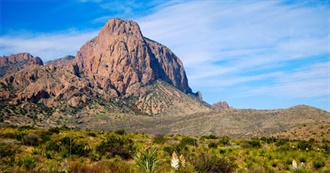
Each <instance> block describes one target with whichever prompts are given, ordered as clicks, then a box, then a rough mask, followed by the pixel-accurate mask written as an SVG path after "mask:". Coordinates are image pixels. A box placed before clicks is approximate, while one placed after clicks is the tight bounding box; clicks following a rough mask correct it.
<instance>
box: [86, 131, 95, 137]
mask: <svg viewBox="0 0 330 173" xmlns="http://www.w3.org/2000/svg"><path fill="white" fill-rule="evenodd" d="M87 135H88V136H91V137H96V136H97V135H96V134H95V133H94V132H88V133H87Z"/></svg>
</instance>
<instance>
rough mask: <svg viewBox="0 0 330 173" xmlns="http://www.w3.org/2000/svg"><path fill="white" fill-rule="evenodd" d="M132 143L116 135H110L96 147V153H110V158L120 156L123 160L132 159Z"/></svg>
mask: <svg viewBox="0 0 330 173" xmlns="http://www.w3.org/2000/svg"><path fill="white" fill-rule="evenodd" d="M132 148H133V141H132V140H130V139H128V138H125V137H121V136H116V135H110V136H109V137H108V138H107V139H106V140H105V141H102V142H101V143H100V144H99V145H97V146H96V151H97V152H98V153H100V154H101V155H105V154H106V153H110V154H111V156H113V157H114V156H116V155H117V156H120V157H121V158H123V159H130V158H132V155H131V150H132Z"/></svg>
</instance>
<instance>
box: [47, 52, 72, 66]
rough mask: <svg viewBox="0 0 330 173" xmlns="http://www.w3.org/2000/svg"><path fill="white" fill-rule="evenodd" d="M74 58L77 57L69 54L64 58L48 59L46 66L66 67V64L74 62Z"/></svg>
mask: <svg viewBox="0 0 330 173" xmlns="http://www.w3.org/2000/svg"><path fill="white" fill-rule="evenodd" d="M74 59H75V57H74V56H72V55H67V56H65V57H63V58H59V59H55V60H51V61H47V62H46V63H45V66H54V67H64V66H67V65H69V64H72V62H73V61H74Z"/></svg>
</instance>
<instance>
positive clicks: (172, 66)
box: [76, 19, 191, 97]
mask: <svg viewBox="0 0 330 173" xmlns="http://www.w3.org/2000/svg"><path fill="white" fill-rule="evenodd" d="M76 63H77V65H78V67H79V70H80V72H82V73H83V74H84V75H85V76H93V78H95V79H96V80H97V81H98V83H100V85H101V87H102V88H103V89H104V90H105V91H106V92H112V93H117V94H118V95H133V94H134V93H136V91H137V90H138V89H139V88H141V87H143V86H146V85H148V84H150V83H152V82H154V81H155V80H157V79H161V80H164V81H166V82H168V83H169V84H171V85H173V86H175V87H176V88H178V89H179V90H181V91H183V92H185V93H191V89H190V88H189V86H188V80H187V77H186V74H185V71H184V68H183V65H182V62H181V61H180V60H179V58H177V57H176V56H175V55H174V54H173V52H171V51H170V50H169V49H168V48H166V47H165V46H163V45H161V44H158V43H156V42H154V41H151V40H149V39H146V38H144V37H143V35H142V33H141V31H140V27H139V26H138V24H137V23H136V22H133V21H124V20H121V19H111V20H109V21H108V22H107V23H106V25H105V26H104V27H103V28H102V29H101V31H100V33H99V34H98V36H97V37H96V38H94V39H92V40H90V41H89V42H87V43H86V44H85V45H83V46H82V47H81V48H80V50H79V52H78V53H77V55H76ZM114 91H116V92H114ZM114 96H115V97H117V96H116V95H114Z"/></svg>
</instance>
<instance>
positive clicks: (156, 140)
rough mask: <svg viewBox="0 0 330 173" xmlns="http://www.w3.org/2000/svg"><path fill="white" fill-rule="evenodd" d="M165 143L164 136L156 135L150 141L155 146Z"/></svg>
mask: <svg viewBox="0 0 330 173" xmlns="http://www.w3.org/2000/svg"><path fill="white" fill-rule="evenodd" d="M166 141H167V138H165V136H164V135H157V136H155V137H154V138H153V139H152V142H153V143H155V144H164V143H165V142H166Z"/></svg>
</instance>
